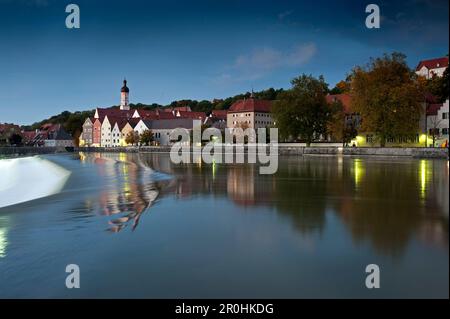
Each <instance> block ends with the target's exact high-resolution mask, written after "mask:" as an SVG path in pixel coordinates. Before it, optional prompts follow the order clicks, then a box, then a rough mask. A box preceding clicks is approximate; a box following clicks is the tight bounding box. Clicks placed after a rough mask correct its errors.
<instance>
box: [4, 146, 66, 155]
mask: <svg viewBox="0 0 450 319" xmlns="http://www.w3.org/2000/svg"><path fill="white" fill-rule="evenodd" d="M69 151H73V148H66V147H32V146H24V147H0V156H6V157H15V156H24V155H43V154H57V153H68V152H69Z"/></svg>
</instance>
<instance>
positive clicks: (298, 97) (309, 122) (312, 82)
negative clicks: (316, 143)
mask: <svg viewBox="0 0 450 319" xmlns="http://www.w3.org/2000/svg"><path fill="white" fill-rule="evenodd" d="M291 83H292V88H291V89H290V90H288V91H285V92H282V93H281V94H280V96H279V100H278V101H276V102H275V103H274V105H273V108H272V112H273V115H274V118H275V120H276V123H277V126H278V128H279V130H280V136H281V137H282V138H284V139H287V138H290V137H292V138H294V139H297V138H298V137H300V138H301V139H303V140H304V141H306V143H307V145H308V146H309V145H310V144H311V142H312V141H313V140H314V137H315V135H319V134H324V133H326V126H327V122H328V118H329V115H330V109H329V107H328V104H327V102H326V99H325V96H326V92H327V91H328V85H327V84H326V83H325V80H324V78H323V77H322V76H320V77H319V78H318V79H317V78H314V77H313V76H312V75H305V74H303V75H302V76H300V77H297V78H295V79H293V80H292V81H291Z"/></svg>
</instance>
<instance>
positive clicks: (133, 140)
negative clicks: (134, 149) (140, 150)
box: [125, 131, 139, 145]
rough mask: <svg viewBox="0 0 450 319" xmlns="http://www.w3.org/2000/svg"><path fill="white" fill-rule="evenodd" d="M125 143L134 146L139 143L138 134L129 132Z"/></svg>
mask: <svg viewBox="0 0 450 319" xmlns="http://www.w3.org/2000/svg"><path fill="white" fill-rule="evenodd" d="M125 142H126V143H127V144H128V145H135V144H137V143H139V133H138V132H135V131H130V132H129V133H128V134H127V136H126V137H125Z"/></svg>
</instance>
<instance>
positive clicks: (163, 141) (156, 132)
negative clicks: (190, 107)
mask: <svg viewBox="0 0 450 319" xmlns="http://www.w3.org/2000/svg"><path fill="white" fill-rule="evenodd" d="M196 121H197V122H198V125H201V121H200V120H195V119H189V118H177V119H168V120H140V121H139V123H138V124H137V125H136V127H135V128H134V130H135V132H137V133H138V134H139V135H141V134H142V133H143V132H144V131H146V130H150V131H152V133H153V137H154V140H155V142H156V144H158V145H170V144H172V142H173V141H171V140H170V133H171V132H172V131H173V130H174V129H177V128H182V129H187V130H188V131H192V129H193V127H194V125H195V123H194V122H196Z"/></svg>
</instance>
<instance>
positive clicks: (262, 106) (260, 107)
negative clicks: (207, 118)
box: [228, 98, 272, 113]
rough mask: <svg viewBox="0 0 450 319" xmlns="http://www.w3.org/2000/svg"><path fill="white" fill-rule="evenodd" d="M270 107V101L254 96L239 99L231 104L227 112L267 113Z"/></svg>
mask: <svg viewBox="0 0 450 319" xmlns="http://www.w3.org/2000/svg"><path fill="white" fill-rule="evenodd" d="M271 108H272V102H271V101H267V100H258V99H254V98H249V99H244V100H239V101H237V102H235V103H233V105H231V107H230V109H229V110H228V113H239V112H262V113H269V112H270V110H271Z"/></svg>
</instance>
